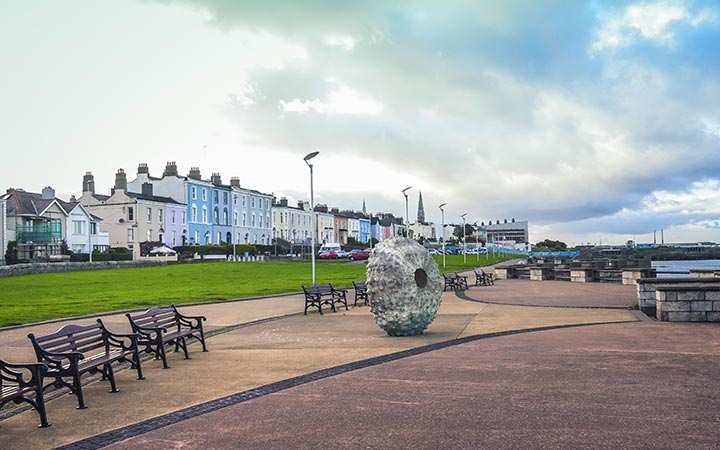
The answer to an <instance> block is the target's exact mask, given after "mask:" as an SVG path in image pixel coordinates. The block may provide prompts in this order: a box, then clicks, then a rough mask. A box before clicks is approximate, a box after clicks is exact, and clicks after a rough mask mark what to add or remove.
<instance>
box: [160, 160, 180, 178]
mask: <svg viewBox="0 0 720 450" xmlns="http://www.w3.org/2000/svg"><path fill="white" fill-rule="evenodd" d="M176 176H178V170H177V164H176V163H175V161H168V162H167V164H165V172H163V177H176Z"/></svg>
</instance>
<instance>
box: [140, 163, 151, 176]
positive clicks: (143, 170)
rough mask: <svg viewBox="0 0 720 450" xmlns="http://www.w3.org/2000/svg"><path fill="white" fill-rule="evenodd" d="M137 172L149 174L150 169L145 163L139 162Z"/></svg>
mask: <svg viewBox="0 0 720 450" xmlns="http://www.w3.org/2000/svg"><path fill="white" fill-rule="evenodd" d="M137 173H138V175H140V174H141V173H144V174H145V175H147V176H150V169H148V165H147V163H140V165H139V166H138V171H137Z"/></svg>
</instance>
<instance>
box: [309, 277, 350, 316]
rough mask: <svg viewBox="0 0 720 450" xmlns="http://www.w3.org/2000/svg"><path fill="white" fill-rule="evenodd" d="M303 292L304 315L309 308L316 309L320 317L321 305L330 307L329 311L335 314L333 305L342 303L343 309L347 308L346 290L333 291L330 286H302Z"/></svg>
mask: <svg viewBox="0 0 720 450" xmlns="http://www.w3.org/2000/svg"><path fill="white" fill-rule="evenodd" d="M302 288H303V292H304V293H305V313H304V314H307V310H308V308H309V307H310V306H312V307H317V309H318V312H320V314H321V315H322V313H323V312H322V305H330V310H331V311H333V312H335V303H336V302H337V303H342V304H343V305H345V309H346V310H347V309H349V308H348V304H347V290H346V289H335V288H334V287H333V286H332V284H329V283H328V284H314V285H312V286H305V285H303V287H302Z"/></svg>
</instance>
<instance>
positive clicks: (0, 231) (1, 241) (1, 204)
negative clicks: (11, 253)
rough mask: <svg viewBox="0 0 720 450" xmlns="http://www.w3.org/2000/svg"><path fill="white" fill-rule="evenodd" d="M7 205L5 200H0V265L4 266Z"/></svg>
mask: <svg viewBox="0 0 720 450" xmlns="http://www.w3.org/2000/svg"><path fill="white" fill-rule="evenodd" d="M6 234H7V205H6V204H5V200H4V199H2V198H0V250H2V253H0V265H3V264H5V252H6V251H7V242H8V241H7V238H6V237H5V236H6Z"/></svg>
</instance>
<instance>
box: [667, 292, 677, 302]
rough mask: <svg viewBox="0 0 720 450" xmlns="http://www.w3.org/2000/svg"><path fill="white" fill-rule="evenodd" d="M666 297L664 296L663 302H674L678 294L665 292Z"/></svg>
mask: <svg viewBox="0 0 720 450" xmlns="http://www.w3.org/2000/svg"><path fill="white" fill-rule="evenodd" d="M665 293H666V294H667V295H666V296H665V300H667V301H669V302H674V301H677V300H678V293H677V292H674V291H670V292H665Z"/></svg>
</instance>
